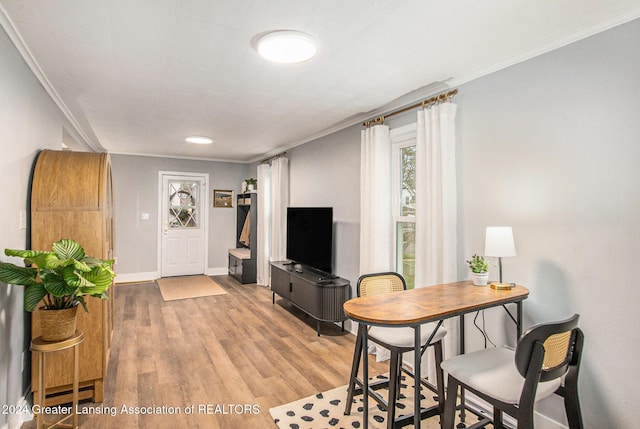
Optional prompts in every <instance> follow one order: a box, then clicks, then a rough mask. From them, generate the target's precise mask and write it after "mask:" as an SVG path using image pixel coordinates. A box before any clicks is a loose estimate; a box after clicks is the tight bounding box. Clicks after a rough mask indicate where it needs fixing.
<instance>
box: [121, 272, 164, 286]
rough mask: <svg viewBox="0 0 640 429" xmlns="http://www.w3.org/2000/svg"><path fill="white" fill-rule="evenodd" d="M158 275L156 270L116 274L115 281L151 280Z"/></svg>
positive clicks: (136, 281)
mask: <svg viewBox="0 0 640 429" xmlns="http://www.w3.org/2000/svg"><path fill="white" fill-rule="evenodd" d="M158 277H159V276H158V272H157V271H149V272H147V273H127V274H116V283H142V282H152V281H154V280H156V279H157V278H158Z"/></svg>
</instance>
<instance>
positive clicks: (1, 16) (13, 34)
mask: <svg viewBox="0 0 640 429" xmlns="http://www.w3.org/2000/svg"><path fill="white" fill-rule="evenodd" d="M0 25H1V26H2V28H4V31H5V32H6V33H7V36H9V39H10V40H11V42H13V45H14V46H15V48H16V50H17V51H18V52H19V53H20V55H21V56H22V58H23V59H24V61H25V63H27V65H28V66H29V68H30V69H31V71H32V72H33V74H34V75H35V77H36V79H38V81H39V82H40V84H41V85H42V87H43V88H44V90H45V91H46V92H47V94H49V97H51V99H52V100H53V102H54V103H55V104H56V105H57V106H58V109H60V111H61V112H62V114H63V115H64V116H65V117H66V118H67V120H68V121H69V122H70V123H71V126H73V128H74V129H75V130H76V132H77V133H78V135H79V136H80V137H82V139H83V140H84V144H86V145H87V146H88V147H90V148H91V149H92V150H93V151H95V152H105V148H104V147H102V145H101V144H100V143H99V142H97V141H95V140H93V139H91V138H89V136H88V135H87V133H86V132H85V130H84V129H83V128H82V126H80V124H79V123H78V121H77V120H76V118H75V116H74V115H73V113H71V110H69V108H68V107H67V105H66V104H65V103H64V101H62V98H61V97H60V95H59V94H58V92H57V91H56V90H55V88H54V87H53V85H52V84H51V82H50V81H49V79H48V78H47V76H46V75H45V73H44V71H43V70H42V68H41V67H40V65H39V64H38V62H37V61H36V59H35V58H34V56H33V55H32V54H31V51H30V50H29V47H28V46H27V44H26V43H25V42H24V39H23V38H22V36H21V35H20V33H19V32H18V29H17V28H16V26H15V25H14V24H13V21H11V18H9V15H8V14H7V11H6V10H5V9H4V7H2V4H0Z"/></svg>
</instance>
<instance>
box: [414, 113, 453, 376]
mask: <svg viewBox="0 0 640 429" xmlns="http://www.w3.org/2000/svg"><path fill="white" fill-rule="evenodd" d="M455 116H456V105H455V104H452V103H442V104H435V105H433V106H431V107H429V108H426V109H421V110H420V111H418V122H417V136H416V138H417V140H416V194H417V196H416V267H415V270H416V271H415V284H416V287H425V286H429V285H434V284H440V283H449V282H454V281H457V251H456V250H457V249H456V243H457V237H456V223H457V203H456V201H457V196H456V155H455V146H456V138H455ZM444 327H445V328H446V329H447V336H446V337H445V340H444V352H445V357H448V356H453V355H455V354H457V350H458V319H457V318H455V319H447V320H446V321H445V324H444ZM428 356H430V355H428ZM427 368H428V375H429V378H430V379H432V380H433V378H432V377H433V376H434V375H435V373H434V372H433V371H434V365H433V361H432V359H431V358H430V359H429V361H428V362H427Z"/></svg>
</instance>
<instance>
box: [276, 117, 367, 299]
mask: <svg viewBox="0 0 640 429" xmlns="http://www.w3.org/2000/svg"><path fill="white" fill-rule="evenodd" d="M288 157H289V160H290V161H289V176H290V190H291V197H290V206H292V207H333V222H334V225H333V227H334V231H333V234H334V252H333V267H334V268H333V272H334V274H336V275H338V276H340V277H343V278H346V279H349V280H350V281H351V283H352V285H355V283H356V280H357V279H358V275H359V261H360V259H359V258H360V256H359V255H360V250H359V248H360V129H359V128H357V127H351V128H349V129H346V130H343V131H340V132H337V133H334V134H331V135H330V136H327V137H323V138H321V139H318V140H316V141H315V142H314V143H313V144H306V145H302V146H299V147H298V148H296V149H294V150H292V151H290V152H289V153H288ZM353 292H354V295H353V296H355V289H353Z"/></svg>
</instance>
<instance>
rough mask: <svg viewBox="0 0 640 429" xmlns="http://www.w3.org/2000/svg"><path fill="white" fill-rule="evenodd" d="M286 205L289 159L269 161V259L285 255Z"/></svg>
mask: <svg viewBox="0 0 640 429" xmlns="http://www.w3.org/2000/svg"><path fill="white" fill-rule="evenodd" d="M287 207H289V159H287V158H283V157H280V158H276V159H274V160H273V161H272V162H271V254H270V255H269V259H270V260H271V261H282V260H284V259H286V256H287Z"/></svg>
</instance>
